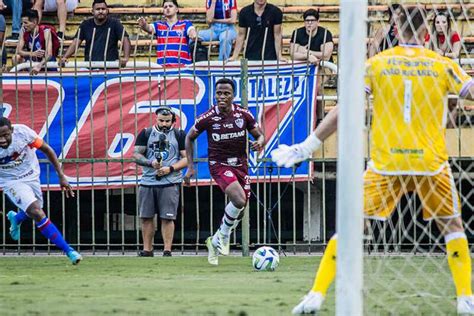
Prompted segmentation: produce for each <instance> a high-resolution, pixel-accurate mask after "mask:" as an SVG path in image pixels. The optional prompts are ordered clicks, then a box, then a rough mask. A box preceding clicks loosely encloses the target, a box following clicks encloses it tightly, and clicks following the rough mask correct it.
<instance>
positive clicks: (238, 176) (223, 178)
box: [184, 78, 265, 265]
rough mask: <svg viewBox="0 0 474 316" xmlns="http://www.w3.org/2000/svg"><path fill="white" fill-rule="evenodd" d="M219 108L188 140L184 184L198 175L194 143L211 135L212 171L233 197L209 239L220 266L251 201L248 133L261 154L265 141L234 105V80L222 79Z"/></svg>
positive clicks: (200, 122)
mask: <svg viewBox="0 0 474 316" xmlns="http://www.w3.org/2000/svg"><path fill="white" fill-rule="evenodd" d="M215 88H216V89H215V90H216V92H215V94H216V95H215V99H216V102H217V105H214V106H213V107H212V108H211V109H210V110H208V111H207V112H205V113H203V114H201V115H200V116H199V117H198V118H197V119H196V122H195V124H194V126H193V127H192V128H191V129H190V131H189V133H188V135H187V136H186V156H187V159H188V170H187V172H186V175H185V176H184V181H185V182H186V183H188V184H189V182H190V179H191V177H192V176H193V175H194V173H195V171H194V163H193V153H194V140H195V139H196V138H197V137H198V136H199V134H201V133H202V132H204V131H206V132H207V140H208V144H209V146H208V156H209V171H210V173H211V176H212V178H213V179H214V180H215V181H216V183H217V184H218V185H219V187H220V188H221V190H222V191H223V192H224V193H225V194H227V196H228V197H229V200H230V202H229V204H227V205H226V207H225V211H224V216H223V217H222V222H221V225H220V227H219V229H218V230H217V231H216V233H215V234H214V235H213V236H211V237H209V238H207V240H206V246H207V248H208V250H209V254H208V261H209V263H210V264H212V265H217V264H218V256H219V253H220V254H222V255H228V254H229V239H230V233H231V231H232V229H234V228H235V227H236V226H237V225H238V222H239V221H240V219H241V218H242V216H243V212H242V211H243V209H244V207H245V205H246V204H247V201H248V199H249V197H250V180H249V176H248V160H247V139H248V138H247V131H248V132H249V133H250V134H251V135H252V136H253V137H254V139H255V141H251V142H250V144H251V145H250V148H251V149H252V150H255V151H261V150H262V149H263V147H264V146H265V137H264V135H263V133H262V131H261V129H260V127H258V124H257V122H256V121H255V118H254V117H253V115H252V114H251V113H250V112H249V111H248V110H246V109H244V108H242V107H240V106H238V105H236V104H234V103H233V101H234V91H235V84H234V82H233V81H232V80H230V79H226V78H223V79H219V80H218V81H217V82H216V86H215Z"/></svg>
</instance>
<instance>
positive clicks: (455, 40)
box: [425, 12, 461, 128]
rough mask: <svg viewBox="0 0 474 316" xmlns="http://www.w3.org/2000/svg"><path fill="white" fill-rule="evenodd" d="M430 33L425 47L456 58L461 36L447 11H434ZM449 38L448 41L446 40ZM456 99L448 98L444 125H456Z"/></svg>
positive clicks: (450, 126)
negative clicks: (447, 110) (453, 25)
mask: <svg viewBox="0 0 474 316" xmlns="http://www.w3.org/2000/svg"><path fill="white" fill-rule="evenodd" d="M431 35H433V37H430V33H426V37H425V43H426V45H425V46H426V47H427V48H429V49H431V50H434V51H435V52H437V53H438V54H440V55H441V56H445V57H448V58H453V59H455V58H458V57H459V53H460V52H461V37H460V36H459V34H458V33H457V32H455V31H453V30H452V29H451V20H450V19H449V15H448V13H447V12H438V13H436V15H435V17H434V19H433V24H432V26H431ZM446 38H449V41H447V40H446ZM457 103H458V99H451V98H450V99H448V108H449V112H448V119H447V122H446V127H448V128H454V127H456V118H457V116H458V107H457Z"/></svg>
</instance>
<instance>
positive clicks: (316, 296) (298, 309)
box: [291, 291, 324, 315]
mask: <svg viewBox="0 0 474 316" xmlns="http://www.w3.org/2000/svg"><path fill="white" fill-rule="evenodd" d="M323 301H324V297H323V296H322V295H321V293H319V292H313V291H309V293H308V294H306V296H305V297H303V299H302V300H301V302H300V303H299V304H298V305H296V306H295V307H294V308H293V310H292V311H291V313H292V314H293V315H299V314H314V313H316V312H318V311H319V310H320V309H321V305H322V304H323Z"/></svg>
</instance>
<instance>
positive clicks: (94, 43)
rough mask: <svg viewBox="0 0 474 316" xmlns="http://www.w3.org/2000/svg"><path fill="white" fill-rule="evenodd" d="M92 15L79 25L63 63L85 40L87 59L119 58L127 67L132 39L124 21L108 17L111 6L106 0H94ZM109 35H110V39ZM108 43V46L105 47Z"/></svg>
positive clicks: (62, 62)
mask: <svg viewBox="0 0 474 316" xmlns="http://www.w3.org/2000/svg"><path fill="white" fill-rule="evenodd" d="M92 15H93V18H91V19H87V20H85V21H83V22H82V23H81V25H80V26H79V30H78V31H77V33H76V35H75V36H74V40H73V42H72V44H71V45H70V46H69V48H68V50H67V51H66V53H65V54H64V56H63V57H62V59H61V64H64V63H65V62H66V61H67V59H68V58H69V57H70V56H72V55H73V54H74V53H75V51H76V48H77V47H79V46H80V45H81V43H82V41H84V40H85V41H86V47H85V50H84V60H85V61H89V60H90V61H104V58H105V61H116V60H119V61H120V65H121V66H122V67H125V66H126V65H127V62H128V59H129V57H130V39H129V38H128V33H127V32H126V31H125V29H124V27H123V25H122V23H121V22H120V21H119V20H117V19H114V18H110V17H108V15H109V8H108V6H107V3H106V2H105V0H94V2H93V3H92ZM94 30H95V32H94ZM107 36H109V38H108V39H107ZM122 38H123V43H122V44H123V45H122V46H123V57H122V58H120V56H119V51H118V44H119V42H120V41H122ZM106 43H107V44H108V45H107V47H105V44H106ZM91 47H92V52H91Z"/></svg>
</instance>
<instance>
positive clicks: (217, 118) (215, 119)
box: [204, 115, 222, 122]
mask: <svg viewBox="0 0 474 316" xmlns="http://www.w3.org/2000/svg"><path fill="white" fill-rule="evenodd" d="M207 116H209V115H207ZM207 116H206V117H207ZM206 117H204V118H206ZM211 120H213V121H214V122H219V121H220V120H222V117H220V116H214V117H213V118H211Z"/></svg>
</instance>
